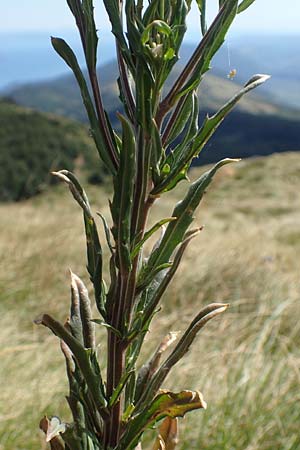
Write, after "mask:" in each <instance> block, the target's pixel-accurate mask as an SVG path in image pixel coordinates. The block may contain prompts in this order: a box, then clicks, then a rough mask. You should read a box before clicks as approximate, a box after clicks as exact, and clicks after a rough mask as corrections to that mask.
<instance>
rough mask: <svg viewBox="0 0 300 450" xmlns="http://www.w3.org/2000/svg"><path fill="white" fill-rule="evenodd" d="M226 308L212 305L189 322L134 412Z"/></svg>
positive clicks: (143, 405) (215, 304) (219, 304)
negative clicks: (206, 327)
mask: <svg viewBox="0 0 300 450" xmlns="http://www.w3.org/2000/svg"><path fill="white" fill-rule="evenodd" d="M227 307H228V304H223V303H212V304H210V305H208V306H206V307H205V308H203V309H202V310H201V311H200V312H199V314H198V315H197V316H196V317H195V319H194V320H193V321H192V322H191V324H190V326H189V327H188V329H187V330H186V331H185V333H184V335H183V336H182V337H181V339H180V340H179V342H178V343H177V345H176V346H175V348H174V350H173V351H172V352H171V354H170V356H168V358H167V359H166V360H165V361H164V362H163V364H162V365H161V366H160V368H159V369H158V370H157V372H156V373H155V374H154V376H153V377H152V379H151V380H150V381H149V383H148V385H147V387H146V389H145V390H144V392H143V395H142V397H141V398H140V400H139V402H138V404H137V406H136V410H137V411H140V410H143V409H144V408H146V407H147V404H148V403H149V401H150V400H151V399H152V398H153V396H154V395H155V394H156V392H157V391H158V390H159V389H160V387H161V385H162V383H163V382H164V380H165V379H166V377H167V376H168V374H169V372H170V370H171V369H172V367H174V365H175V364H177V362H178V361H179V360H180V359H181V358H182V357H183V356H184V355H185V354H186V353H187V352H188V350H189V348H190V346H191V344H192V343H193V341H194V340H195V338H196V336H197V334H198V332H199V331H200V330H201V329H202V328H203V327H204V326H205V325H206V323H207V322H208V321H209V320H211V319H213V318H214V317H216V316H217V315H219V314H221V313H223V312H224V311H225V310H226V309H227Z"/></svg>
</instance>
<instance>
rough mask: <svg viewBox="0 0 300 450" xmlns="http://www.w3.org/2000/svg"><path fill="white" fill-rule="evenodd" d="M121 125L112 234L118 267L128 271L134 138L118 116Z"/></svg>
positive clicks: (130, 128) (124, 119)
mask: <svg viewBox="0 0 300 450" xmlns="http://www.w3.org/2000/svg"><path fill="white" fill-rule="evenodd" d="M119 118H120V120H121V123H122V129H123V133H122V150H121V154H120V167H119V170H118V174H117V176H116V178H115V180H114V187H115V195H114V199H113V203H112V215H113V220H114V227H113V233H114V236H115V239H116V242H117V246H118V257H119V265H120V267H122V268H123V270H125V271H128V270H129V268H130V265H131V258H130V229H131V213H132V203H133V191H134V182H135V138H134V132H133V129H132V126H131V125H130V123H129V122H128V120H127V119H126V118H125V117H124V116H122V115H121V114H119Z"/></svg>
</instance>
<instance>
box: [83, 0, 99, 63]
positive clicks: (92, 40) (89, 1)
mask: <svg viewBox="0 0 300 450" xmlns="http://www.w3.org/2000/svg"><path fill="white" fill-rule="evenodd" d="M82 11H83V14H84V22H85V27H84V31H85V41H84V44H85V55H86V62H87V65H88V67H89V68H91V69H95V68H96V64H97V45H98V36H97V30H96V24H95V19H94V6H93V0H82Z"/></svg>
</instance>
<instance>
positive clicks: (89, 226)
mask: <svg viewBox="0 0 300 450" xmlns="http://www.w3.org/2000/svg"><path fill="white" fill-rule="evenodd" d="M52 174H53V175H55V176H57V177H58V178H59V179H60V180H62V181H64V182H65V183H66V184H67V185H68V186H69V189H70V191H71V193H72V195H73V197H74V199H75V200H76V201H77V203H78V204H79V205H80V206H81V208H82V210H83V218H84V226H85V235H86V250H87V270H88V272H89V274H90V279H91V281H92V283H93V286H94V291H95V299H96V304H97V307H98V310H99V312H100V313H101V314H102V316H103V317H105V307H104V299H103V282H102V265H103V262H102V248H101V244H100V239H99V235H98V230H97V226H96V223H95V219H94V217H93V215H92V211H91V208H90V205H89V201H88V197H87V195H86V193H85V191H84V189H83V188H82V186H81V185H80V183H79V181H78V180H77V178H76V177H75V175H74V174H73V173H72V172H69V171H68V170H61V171H59V172H52Z"/></svg>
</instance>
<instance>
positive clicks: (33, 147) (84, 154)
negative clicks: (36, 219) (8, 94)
mask: <svg viewBox="0 0 300 450" xmlns="http://www.w3.org/2000/svg"><path fill="white" fill-rule="evenodd" d="M0 124H1V126H0V200H1V201H5V200H21V199H24V198H28V197H31V196H32V195H34V194H37V193H38V192H40V191H42V190H43V189H44V188H45V187H46V186H47V185H49V184H50V183H53V182H54V180H53V177H51V175H50V171H51V170H58V169H63V168H64V169H69V170H74V169H76V168H77V169H79V168H80V166H81V165H82V162H81V161H82V159H84V160H85V163H86V168H87V170H88V171H89V173H90V176H91V173H92V172H93V173H97V174H99V176H101V175H102V174H103V168H102V166H101V164H100V163H99V162H98V158H97V154H96V150H95V148H94V145H93V142H92V140H91V138H90V137H89V136H88V131H87V128H86V127H85V126H83V125H82V124H78V123H76V122H74V121H71V120H69V119H65V118H60V117H56V116H54V115H49V114H48V115H46V114H44V113H40V112H37V111H33V110H30V109H28V108H23V107H20V106H17V105H15V104H11V103H8V102H5V101H1V100H0Z"/></svg>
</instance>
